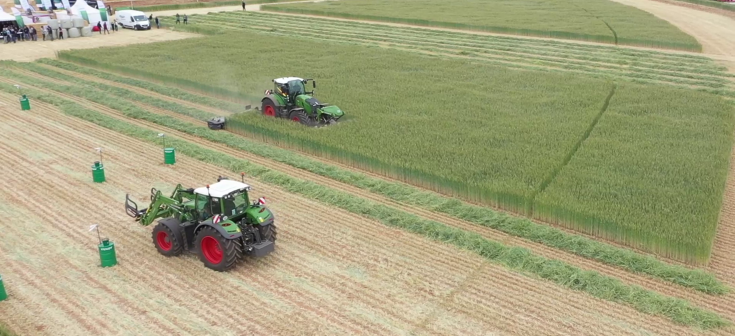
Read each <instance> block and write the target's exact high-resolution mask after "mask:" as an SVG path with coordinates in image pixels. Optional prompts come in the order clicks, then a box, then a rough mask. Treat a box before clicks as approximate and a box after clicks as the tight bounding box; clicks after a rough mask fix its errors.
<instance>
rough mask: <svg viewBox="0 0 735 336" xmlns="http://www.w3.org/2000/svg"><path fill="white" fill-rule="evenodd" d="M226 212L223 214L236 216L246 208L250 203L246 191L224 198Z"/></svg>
mask: <svg viewBox="0 0 735 336" xmlns="http://www.w3.org/2000/svg"><path fill="white" fill-rule="evenodd" d="M222 201H223V205H224V210H225V212H224V213H223V215H227V216H234V215H236V214H239V213H241V212H243V211H244V210H245V208H246V207H247V204H248V199H247V194H246V193H236V194H230V195H227V196H225V197H224V198H223V199H222Z"/></svg>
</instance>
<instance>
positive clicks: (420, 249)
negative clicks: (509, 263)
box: [80, 125, 586, 302]
mask: <svg viewBox="0 0 735 336" xmlns="http://www.w3.org/2000/svg"><path fill="white" fill-rule="evenodd" d="M81 126H84V125H80V127H81ZM182 161H184V160H182ZM143 162H144V161H143ZM362 226H363V225H359V227H362ZM407 236H409V235H407ZM414 249H417V253H419V251H425V250H426V249H425V246H423V247H422V246H421V245H419V246H417V247H416V248H414ZM450 250H451V249H450ZM454 257H456V256H454ZM502 271H503V272H507V270H502ZM514 285H515V284H512V283H511V284H505V286H514ZM552 286H553V285H552ZM542 294H543V293H542ZM572 295H579V296H582V297H586V296H585V295H583V294H580V293H572ZM507 300H508V301H510V302H513V300H512V299H510V298H507Z"/></svg>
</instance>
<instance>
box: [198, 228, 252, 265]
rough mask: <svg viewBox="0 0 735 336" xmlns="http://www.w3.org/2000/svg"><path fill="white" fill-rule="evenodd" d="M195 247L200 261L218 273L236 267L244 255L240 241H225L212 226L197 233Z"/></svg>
mask: <svg viewBox="0 0 735 336" xmlns="http://www.w3.org/2000/svg"><path fill="white" fill-rule="evenodd" d="M195 246H196V250H197V254H198V255H199V260H201V261H202V262H203V263H204V266H206V267H207V268H210V269H213V270H215V271H218V272H225V271H228V270H230V269H232V268H233V267H235V264H237V262H238V261H239V260H240V259H241V258H242V255H243V251H242V243H241V241H240V239H225V237H223V236H222V235H221V234H220V233H219V231H217V230H215V229H214V228H213V227H210V226H205V227H204V228H202V229H201V230H199V232H197V235H196V238H195Z"/></svg>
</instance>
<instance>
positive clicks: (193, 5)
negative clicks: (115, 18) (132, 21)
mask: <svg viewBox="0 0 735 336" xmlns="http://www.w3.org/2000/svg"><path fill="white" fill-rule="evenodd" d="M286 1H292V0H248V1H247V3H248V4H249V5H255V4H269V3H277V2H286ZM240 4H242V1H241V0H237V1H215V2H194V3H183V4H170V5H154V6H141V7H135V6H131V7H124V6H122V7H116V8H115V10H116V11H117V10H123V9H135V10H139V11H144V12H156V11H165V10H174V9H189V8H210V7H222V6H239V5H240Z"/></svg>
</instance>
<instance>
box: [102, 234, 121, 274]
mask: <svg viewBox="0 0 735 336" xmlns="http://www.w3.org/2000/svg"><path fill="white" fill-rule="evenodd" d="M99 249H100V261H101V263H102V267H112V266H115V265H117V256H115V243H113V242H111V241H110V240H109V239H107V238H105V239H103V240H102V244H99Z"/></svg>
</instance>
